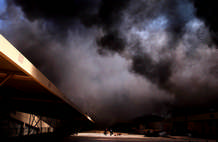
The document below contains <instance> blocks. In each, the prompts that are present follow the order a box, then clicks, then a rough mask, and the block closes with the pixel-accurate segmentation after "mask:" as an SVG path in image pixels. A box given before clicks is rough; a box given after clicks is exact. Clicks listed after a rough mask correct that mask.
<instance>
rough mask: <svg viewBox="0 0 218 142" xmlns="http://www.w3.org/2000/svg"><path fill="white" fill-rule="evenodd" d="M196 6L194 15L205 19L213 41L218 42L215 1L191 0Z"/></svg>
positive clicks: (217, 19) (217, 10)
mask: <svg viewBox="0 0 218 142" xmlns="http://www.w3.org/2000/svg"><path fill="white" fill-rule="evenodd" d="M192 1H193V2H194V5H195V8H196V15H197V16H198V17H199V18H201V19H202V20H204V21H205V23H206V25H207V26H208V27H209V29H210V32H211V36H212V38H213V41H214V42H215V43H216V44H218V36H217V35H218V27H217V24H218V18H217V12H218V9H217V4H218V3H217V2H216V1H204V0H192Z"/></svg>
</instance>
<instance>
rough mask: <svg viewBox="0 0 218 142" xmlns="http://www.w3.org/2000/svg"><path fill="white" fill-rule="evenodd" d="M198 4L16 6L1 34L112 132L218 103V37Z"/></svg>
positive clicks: (153, 0) (19, 2)
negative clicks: (147, 117)
mask: <svg viewBox="0 0 218 142" xmlns="http://www.w3.org/2000/svg"><path fill="white" fill-rule="evenodd" d="M196 2H197V1H191V0H190V1H189V0H179V1H175V0H166V1H160V0H138V1H134V0H128V1H126V0H96V1H92V0H80V1H79V0H78V1H77V0H73V1H71V2H69V1H66V0H64V1H61V2H60V1H54V0H53V1H51V0H49V1H42V0H32V1H28V0H26V1H24V0H9V1H7V3H8V5H7V7H6V9H5V10H2V11H0V17H1V19H0V32H1V33H2V34H3V35H5V36H6V37H7V38H8V39H9V40H10V41H11V42H12V43H13V44H14V45H15V47H16V48H18V49H19V50H20V51H22V53H23V54H24V55H25V56H27V58H28V59H30V60H31V62H33V63H34V64H35V65H36V66H37V67H38V68H39V69H40V70H41V71H42V72H43V73H45V74H46V76H48V78H49V79H50V80H52V81H53V82H54V83H55V84H56V85H57V86H58V87H59V88H60V89H61V90H62V91H63V92H64V94H66V96H68V97H69V98H70V99H71V100H72V102H74V103H76V104H77V105H78V106H80V107H81V108H82V110H83V111H84V112H87V113H88V114H91V115H93V116H96V120H97V122H102V123H103V122H104V123H108V124H110V123H113V122H116V121H124V120H129V119H132V118H133V117H137V116H140V115H144V114H152V113H158V114H160V115H161V114H165V113H166V112H168V111H169V109H170V108H174V107H182V108H187V107H194V106H196V107H199V106H200V107H204V106H209V104H214V103H213V102H214V101H216V100H217V99H218V98H217V97H216V94H217V93H218V90H217V84H218V79H217V70H218V66H217V61H218V59H217V57H218V52H217V45H216V42H214V35H216V32H215V31H216V30H214V29H213V28H212V26H210V23H211V22H207V21H209V20H207V19H205V18H203V17H204V16H203V14H204V13H203V11H204V10H203V11H202V12H199V10H200V11H201V9H202V8H201V6H198V4H199V3H196ZM199 2H200V5H201V2H202V5H203V3H204V2H203V1H199ZM2 17H4V18H2ZM214 17H215V16H214ZM213 31H214V32H213ZM21 33H22V34H21ZM193 98H194V100H195V101H193ZM213 107H214V105H213ZM215 107H217V106H216V105H215Z"/></svg>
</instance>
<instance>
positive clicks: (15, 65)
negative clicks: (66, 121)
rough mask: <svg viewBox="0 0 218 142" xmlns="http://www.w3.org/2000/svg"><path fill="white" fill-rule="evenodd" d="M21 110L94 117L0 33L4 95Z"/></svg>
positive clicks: (0, 78) (1, 93)
mask: <svg viewBox="0 0 218 142" xmlns="http://www.w3.org/2000/svg"><path fill="white" fill-rule="evenodd" d="M1 97H5V98H10V99H9V100H10V101H12V102H11V104H12V105H13V106H14V107H15V108H16V109H18V110H21V111H25V112H30V113H31V112H32V113H39V114H40V115H47V116H50V117H54V118H59V117H69V116H70V117H71V116H72V117H74V118H75V119H80V118H83V120H86V121H87V120H88V119H89V120H90V121H92V120H91V119H90V117H88V116H87V115H85V114H83V113H82V112H81V111H80V110H79V108H78V107H77V106H76V105H75V104H73V103H72V102H71V101H70V100H69V99H67V98H66V97H65V96H64V95H63V94H62V93H61V92H60V90H58V88H56V86H55V85H54V84H53V83H52V82H51V81H49V80H48V79H47V78H46V77H45V76H44V75H43V74H42V73H41V72H40V71H39V70H38V69H37V68H36V67H35V66H34V65H33V64H32V63H31V62H30V61H28V60H27V59H26V58H25V57H24V56H23V55H22V54H21V53H20V52H19V51H18V50H17V49H16V48H15V47H13V45H12V44H10V43H9V42H8V41H7V40H6V39H5V38H4V37H3V36H2V35H0V98H1Z"/></svg>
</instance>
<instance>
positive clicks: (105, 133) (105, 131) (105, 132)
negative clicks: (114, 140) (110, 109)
mask: <svg viewBox="0 0 218 142" xmlns="http://www.w3.org/2000/svg"><path fill="white" fill-rule="evenodd" d="M104 135H105V136H106V135H107V128H106V129H105V130H104Z"/></svg>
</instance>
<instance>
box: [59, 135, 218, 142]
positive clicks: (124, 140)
mask: <svg viewBox="0 0 218 142" xmlns="http://www.w3.org/2000/svg"><path fill="white" fill-rule="evenodd" d="M115 135H116V134H115ZM63 142H216V140H207V139H198V138H190V137H179V136H174V137H168V138H166V137H144V136H143V135H128V134H122V135H121V136H109V135H107V136H105V135H104V134H102V133H80V134H78V135H76V136H71V137H67V138H65V139H64V140H63Z"/></svg>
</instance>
